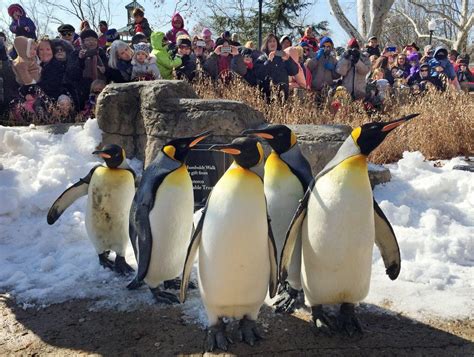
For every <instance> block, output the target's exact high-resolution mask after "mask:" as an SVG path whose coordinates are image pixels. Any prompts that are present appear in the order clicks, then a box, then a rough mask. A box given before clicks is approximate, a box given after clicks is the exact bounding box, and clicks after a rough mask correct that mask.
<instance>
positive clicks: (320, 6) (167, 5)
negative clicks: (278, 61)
mask: <svg viewBox="0 0 474 357" xmlns="http://www.w3.org/2000/svg"><path fill="white" fill-rule="evenodd" d="M34 1H35V0H26V1H19V2H20V3H23V4H28V3H31V2H34ZM36 1H37V0H36ZM110 2H111V3H112V4H113V7H112V9H111V15H112V16H111V17H112V18H111V24H110V26H109V27H110V28H121V27H123V26H125V25H126V22H127V18H126V10H125V5H127V4H129V3H130V2H131V0H125V1H124V0H118V1H117V0H110ZM154 2H157V3H158V4H159V6H158V8H156V7H155V6H154V5H153V3H154ZM184 2H185V1H183V0H181V1H180V0H158V1H153V0H141V1H139V3H140V4H141V5H143V7H144V8H145V16H146V17H147V18H148V20H149V22H150V24H151V25H152V27H153V29H155V30H160V31H165V32H166V31H168V30H169V29H170V28H171V25H170V22H171V16H172V14H173V12H174V10H175V6H176V4H178V5H179V4H180V3H184ZM192 2H193V3H194V4H195V6H194V8H193V9H191V11H190V13H191V15H190V16H189V15H186V14H185V15H184V17H185V24H186V28H187V29H188V30H190V29H192V28H193V26H194V25H195V24H196V23H197V21H198V15H194V14H197V13H199V12H200V11H203V9H202V8H199V3H200V2H199V1H196V0H192ZM11 3H12V2H10V1H5V0H0V8H1V18H2V19H3V21H1V22H0V28H4V29H5V20H7V21H10V20H9V18H8V14H7V11H6V9H7V7H8V5H9V4H11ZM57 3H58V4H63V5H64V4H68V3H69V1H66V0H58V1H57ZM254 3H255V7H257V4H258V1H256V0H254ZM340 3H341V5H342V7H343V9H345V10H346V15H347V16H348V17H349V19H350V20H351V21H352V22H353V23H355V22H356V13H355V11H354V9H355V1H347V0H341V1H340ZM204 11H206V10H205V9H204ZM55 16H57V17H58V18H59V19H61V20H62V21H63V22H64V23H71V24H72V25H73V26H74V27H76V28H78V27H79V20H78V19H73V18H72V17H71V16H70V15H67V14H65V13H61V12H59V11H58V12H55ZM166 17H168V19H169V20H170V21H169V22H167V21H166ZM307 19H308V21H309V22H312V23H317V22H320V21H328V22H329V26H330V29H331V32H332V38H333V40H334V42H335V44H336V45H344V44H345V43H346V42H347V40H348V39H349V36H348V35H347V34H346V33H345V32H344V30H342V28H341V27H340V26H339V24H338V23H337V21H336V19H335V18H334V16H332V15H331V13H330V7H329V4H328V1H327V0H316V1H315V4H314V5H313V6H312V8H311V10H310V12H309V15H308V17H307ZM57 26H58V25H56V24H52V25H51V26H50V30H51V31H52V33H54V32H55V29H56V28H57Z"/></svg>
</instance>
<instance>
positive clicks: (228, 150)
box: [209, 144, 241, 155]
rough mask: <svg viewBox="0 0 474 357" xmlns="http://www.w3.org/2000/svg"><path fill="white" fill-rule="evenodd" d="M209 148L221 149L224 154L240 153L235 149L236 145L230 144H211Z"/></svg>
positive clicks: (213, 149) (212, 149)
mask: <svg viewBox="0 0 474 357" xmlns="http://www.w3.org/2000/svg"><path fill="white" fill-rule="evenodd" d="M209 150H211V151H221V152H225V153H226V154H231V155H240V153H241V151H240V150H239V149H237V148H236V147H234V146H232V144H222V145H221V144H216V145H212V146H211V147H210V148H209Z"/></svg>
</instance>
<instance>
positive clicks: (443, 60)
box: [428, 46, 456, 81]
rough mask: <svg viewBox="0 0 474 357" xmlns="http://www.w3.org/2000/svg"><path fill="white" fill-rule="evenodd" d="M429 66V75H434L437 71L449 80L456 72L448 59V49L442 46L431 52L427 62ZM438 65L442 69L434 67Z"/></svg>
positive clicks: (453, 78) (454, 77)
mask: <svg viewBox="0 0 474 357" xmlns="http://www.w3.org/2000/svg"><path fill="white" fill-rule="evenodd" d="M428 64H429V65H430V67H431V75H432V76H433V77H436V76H438V75H439V73H445V75H446V76H447V77H448V79H449V80H450V81H453V80H455V79H456V72H455V71H454V67H453V65H452V64H451V62H450V61H449V58H448V50H447V49H446V48H444V47H441V46H440V47H437V48H436V49H435V51H434V52H433V58H432V59H431V60H430V61H429V62H428ZM438 66H440V67H442V68H443V71H439V70H437V69H436V68H437V67H438Z"/></svg>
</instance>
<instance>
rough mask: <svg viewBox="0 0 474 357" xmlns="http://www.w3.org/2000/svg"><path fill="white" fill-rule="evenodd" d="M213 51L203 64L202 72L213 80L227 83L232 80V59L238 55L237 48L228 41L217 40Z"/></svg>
mask: <svg viewBox="0 0 474 357" xmlns="http://www.w3.org/2000/svg"><path fill="white" fill-rule="evenodd" d="M216 45H217V46H216V48H215V50H214V51H213V52H212V53H211V54H210V55H209V57H208V58H207V60H206V63H205V64H204V70H205V71H206V73H207V74H209V76H210V77H211V78H212V79H213V80H222V81H223V82H224V83H228V82H229V81H230V80H231V79H232V72H231V62H232V57H233V56H236V55H238V54H239V51H238V49H237V47H235V46H232V45H231V44H230V42H229V41H228V40H225V39H222V38H219V39H218V40H217V41H216Z"/></svg>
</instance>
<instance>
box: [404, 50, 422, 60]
mask: <svg viewBox="0 0 474 357" xmlns="http://www.w3.org/2000/svg"><path fill="white" fill-rule="evenodd" d="M407 60H408V62H418V61H419V60H420V57H419V56H418V53H417V52H412V53H410V54H409V55H408V56H407Z"/></svg>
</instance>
